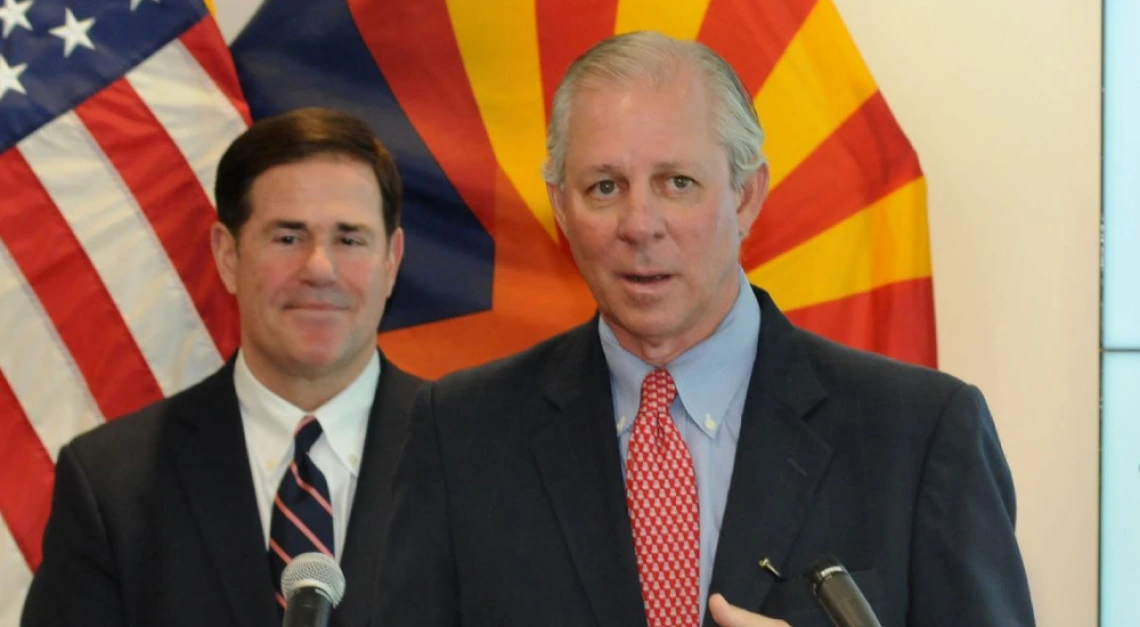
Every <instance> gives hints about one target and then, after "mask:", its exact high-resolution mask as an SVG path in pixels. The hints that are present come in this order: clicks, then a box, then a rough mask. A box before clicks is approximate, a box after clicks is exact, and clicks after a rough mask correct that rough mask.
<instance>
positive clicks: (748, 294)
mask: <svg viewBox="0 0 1140 627" xmlns="http://www.w3.org/2000/svg"><path fill="white" fill-rule="evenodd" d="M598 320H599V323H598V333H599V334H600V336H601V340H602V351H603V352H604V353H605V356H606V363H607V364H608V366H609V369H610V389H611V390H612V391H613V401H614V420H615V422H616V425H617V433H618V442H619V446H620V448H621V459H622V477H623V478H624V476H625V461H626V457H627V454H628V451H629V436H630V432H631V430H632V427H633V422H634V419H635V418H636V417H637V408H638V405H639V404H640V401H641V382H642V381H643V380H644V379H645V377H646V375H648V374H649V373H650V372H652V371H653V369H654V366H651V365H649V364H647V363H645V362H643V361H641V360H640V359H638V358H637V357H636V356H634V355H633V354H632V353H630V352H629V351H627V350H625V349H624V348H622V347H621V345H620V344H618V341H617V338H616V337H615V336H614V332H613V329H611V328H610V326H609V325H608V324H606V321H605V320H604V319H603V318H601V317H599V319H598ZM759 338H760V305H759V303H757V302H756V298H755V296H753V294H752V289H751V288H750V287H749V285H748V279H747V277H746V276H745V275H744V272H743V271H741V272H740V292H739V294H738V295H737V297H736V302H735V303H734V304H733V305H732V309H730V310H729V311H728V315H727V316H725V318H724V320H723V321H721V323H720V326H718V327H717V329H716V331H714V332H713V334H712V335H711V336H709V337H708V338H707V339H705V340H704V341H703V342H701V343H700V344H697V345H696V346H693V347H692V348H690V349H689V350H687V351H685V352H684V353H682V354H681V355H680V356H679V357H677V358H676V359H674V360H673V361H672V362H670V363H669V364H668V365H667V366H666V368H667V369H668V370H669V374H671V375H672V376H673V381H674V382H675V383H676V385H677V400H676V401H674V402H673V405H672V406H671V407H670V413H671V414H672V416H673V420H674V422H676V423H677V429H678V430H679V431H680V432H681V437H682V438H684V440H685V444H686V445H687V446H688V447H689V455H690V456H692V458H693V468H694V470H695V472H696V476H697V500H698V506H699V507H700V525H701V538H700V545H701V546H700V551H701V560H700V561H701V563H700V604H701V608H700V612H701V613H700V616H702V617H703V616H704V613H705V606H706V604H707V603H708V594H709V583H710V582H711V580H712V571H713V559H714V557H715V556H716V545H717V540H718V539H719V538H720V526H721V522H722V520H723V519H724V506H725V503H726V502H727V501H728V486H729V482H730V481H731V480H732V467H733V463H734V462H735V461H736V443H737V441H738V440H739V438H740V418H741V414H742V413H743V411H744V398H745V396H746V395H747V393H748V381H749V379H750V378H751V376H752V365H753V364H754V363H755V362H756V345H757V343H758V341H759Z"/></svg>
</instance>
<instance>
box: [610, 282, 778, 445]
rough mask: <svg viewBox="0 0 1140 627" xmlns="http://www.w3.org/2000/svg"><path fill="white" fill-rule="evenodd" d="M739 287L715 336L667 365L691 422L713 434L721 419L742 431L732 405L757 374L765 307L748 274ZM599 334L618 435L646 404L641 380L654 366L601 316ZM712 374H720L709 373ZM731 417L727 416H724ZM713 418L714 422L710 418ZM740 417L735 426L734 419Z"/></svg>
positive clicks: (631, 423)
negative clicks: (621, 339)
mask: <svg viewBox="0 0 1140 627" xmlns="http://www.w3.org/2000/svg"><path fill="white" fill-rule="evenodd" d="M739 277H740V279H739V280H740V291H739V292H738V293H737V296H736V301H735V302H734V303H733V305H732V308H731V309H729V310H728V314H727V315H726V316H725V317H724V320H722V321H721V323H720V325H718V326H717V328H716V330H715V331H713V333H712V335H710V336H709V337H707V338H705V339H704V340H703V341H701V342H700V343H698V344H697V345H695V346H693V347H692V348H690V349H689V350H687V351H685V352H684V353H681V354H680V355H679V356H678V357H677V358H676V359H674V360H673V361H672V362H670V363H669V364H667V365H666V368H667V369H668V370H669V374H670V375H672V377H673V381H674V383H675V384H676V386H677V398H678V399H679V400H680V402H681V405H682V407H683V408H684V410H685V413H687V414H688V415H689V416H690V417H691V418H692V420H693V421H694V422H695V423H696V424H697V426H698V427H700V429H701V430H702V431H704V432H705V434H706V435H708V436H709V437H713V436H715V435H716V431H717V429H718V428H719V426H720V425H721V424H722V422H727V423H729V424H730V427H731V428H733V429H734V430H735V431H739V418H740V417H739V416H735V417H733V416H727V415H726V414H727V412H728V407H729V404H730V403H731V402H732V399H733V398H734V397H735V396H736V393H737V391H738V390H739V389H740V388H741V386H742V385H745V384H746V379H747V378H748V377H749V376H750V375H751V373H752V365H753V363H755V361H756V346H757V342H758V341H759V337H760V305H759V303H758V302H757V301H756V299H755V298H754V297H753V296H752V289H751V287H750V286H749V283H748V278H747V277H746V276H745V274H744V271H743V270H741V271H740V274H739ZM598 333H599V335H600V336H601V340H602V351H603V352H604V353H605V357H606V363H607V365H608V366H609V369H610V384H611V386H613V388H614V419H615V421H616V424H617V430H618V434H619V435H621V434H623V433H624V432H625V431H627V430H628V429H630V428H632V426H633V419H634V417H635V416H636V414H637V408H638V405H639V404H640V402H641V383H642V381H643V380H644V379H645V376H646V375H648V374H649V373H650V372H651V371H652V370H653V368H654V366H651V365H650V364H647V363H645V362H644V361H642V360H641V359H639V358H638V357H637V356H635V355H634V354H633V353H630V352H629V351H627V350H626V349H625V348H623V347H622V346H621V345H620V344H619V343H618V340H617V337H616V336H615V335H614V332H613V329H612V328H610V326H609V324H607V323H606V321H605V319H604V318H603V317H601V316H599V317H598ZM710 373H715V374H714V375H713V376H710ZM726 418H727V419H728V420H725V419H726ZM710 419H711V420H710ZM733 421H735V423H736V424H735V425H732V422H733Z"/></svg>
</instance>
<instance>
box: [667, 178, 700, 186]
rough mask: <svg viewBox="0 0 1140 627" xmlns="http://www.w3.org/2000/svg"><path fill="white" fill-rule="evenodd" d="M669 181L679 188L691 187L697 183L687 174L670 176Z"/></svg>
mask: <svg viewBox="0 0 1140 627" xmlns="http://www.w3.org/2000/svg"><path fill="white" fill-rule="evenodd" d="M669 183H670V184H672V185H673V187H675V188H677V189H687V188H689V187H692V185H693V183H696V181H694V180H693V179H691V178H689V177H687V176H682V175H677V176H671V177H669Z"/></svg>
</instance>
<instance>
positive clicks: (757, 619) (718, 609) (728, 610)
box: [709, 594, 789, 627]
mask: <svg viewBox="0 0 1140 627" xmlns="http://www.w3.org/2000/svg"><path fill="white" fill-rule="evenodd" d="M709 611H710V612H712V616H713V620H714V621H716V624H717V625H720V627H789V625H788V624H787V623H785V622H784V621H782V620H775V619H773V618H767V617H764V616H761V615H759V614H753V613H752V612H749V611H747V610H742V609H740V608H739V607H736V606H735V605H733V604H731V603H729V602H728V601H726V600H724V597H723V596H721V595H719V594H714V595H712V596H711V597H709Z"/></svg>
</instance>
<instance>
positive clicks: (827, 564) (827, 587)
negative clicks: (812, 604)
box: [809, 557, 882, 627]
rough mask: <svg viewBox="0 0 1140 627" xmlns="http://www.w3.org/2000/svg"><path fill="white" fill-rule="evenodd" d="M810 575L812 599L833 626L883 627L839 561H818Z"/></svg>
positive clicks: (825, 559)
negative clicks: (820, 607)
mask: <svg viewBox="0 0 1140 627" xmlns="http://www.w3.org/2000/svg"><path fill="white" fill-rule="evenodd" d="M809 576H810V578H811V583H812V592H814V593H815V598H816V599H817V600H818V601H819V604H820V605H822V606H823V611H824V612H827V617H828V618H830V619H831V622H832V624H834V625H835V627H882V625H880V624H879V619H878V618H875V612H873V611H872V610H871V606H870V604H868V603H867V599H865V598H863V593H862V592H860V591H859V586H857V585H855V580H854V579H852V578H851V575H850V574H848V572H847V569H846V568H844V567H843V564H840V563H839V560H838V559H836V558H834V557H826V558H824V559H822V560H820V561H819V562H817V563H816V565H815V566H813V567H812V569H811V572H810V573H809Z"/></svg>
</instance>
